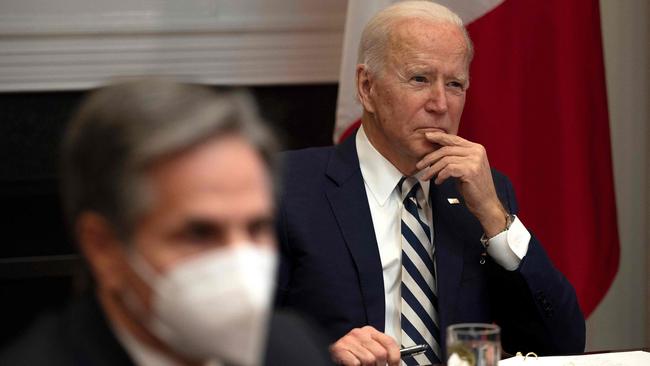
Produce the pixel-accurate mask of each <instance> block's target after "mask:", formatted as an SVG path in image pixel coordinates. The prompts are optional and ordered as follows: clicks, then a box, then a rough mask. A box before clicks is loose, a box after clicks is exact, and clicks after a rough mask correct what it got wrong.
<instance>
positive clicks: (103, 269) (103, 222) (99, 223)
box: [75, 211, 128, 291]
mask: <svg viewBox="0 0 650 366" xmlns="http://www.w3.org/2000/svg"><path fill="white" fill-rule="evenodd" d="M75 231H76V236H77V241H78V243H79V249H80V250H81V252H82V254H83V255H84V257H85V258H86V261H87V262H88V265H89V266H90V270H91V272H92V273H93V276H94V277H95V281H96V283H97V285H98V287H99V288H100V289H101V290H109V291H111V290H118V289H120V288H121V286H122V283H123V281H124V280H125V273H126V271H127V270H128V261H127V258H126V252H125V247H124V243H123V242H122V241H121V240H120V239H119V236H118V235H117V233H116V231H115V229H114V227H113V225H112V224H111V223H110V222H109V221H108V220H107V219H106V218H105V217H104V216H102V215H100V214H98V213H96V212H90V211H87V212H83V213H82V214H81V215H79V217H78V218H77V221H76V225H75Z"/></svg>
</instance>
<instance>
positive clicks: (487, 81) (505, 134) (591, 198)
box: [334, 0, 619, 316]
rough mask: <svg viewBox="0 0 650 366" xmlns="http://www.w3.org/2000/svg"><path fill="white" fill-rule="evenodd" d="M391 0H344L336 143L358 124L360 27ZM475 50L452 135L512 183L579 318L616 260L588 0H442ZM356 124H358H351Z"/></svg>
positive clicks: (594, 25)
mask: <svg viewBox="0 0 650 366" xmlns="http://www.w3.org/2000/svg"><path fill="white" fill-rule="evenodd" d="M392 2H393V1H389V0H375V1H357V0H350V1H349V4H348V18H347V22H346V32H345V41H344V49H343V60H342V65H341V79H340V84H339V99H338V108H337V116H336V117H337V120H336V128H335V131H334V139H335V141H337V142H338V141H341V139H343V138H345V136H347V135H349V133H351V132H352V131H354V129H355V128H356V126H357V125H358V119H359V117H360V116H361V107H360V105H359V104H358V102H356V90H355V89H354V88H355V85H354V69H355V64H356V56H357V48H358V42H359V37H360V34H361V30H362V29H363V26H364V25H365V23H366V22H367V21H368V20H369V19H370V17H371V16H372V15H373V14H374V13H376V12H377V11H378V10H379V9H380V8H382V7H384V6H386V5H388V4H389V3H392ZM438 2H439V3H440V4H443V5H446V6H448V7H449V8H451V9H452V10H454V11H455V12H457V13H458V14H459V15H460V16H461V18H463V20H464V21H465V23H466V24H468V29H469V33H470V36H471V38H472V40H473V41H474V47H475V50H476V53H475V57H474V61H473V62H472V66H471V71H470V77H471V87H470V89H469V91H468V95H467V101H466V105H465V111H464V114H463V118H462V121H461V128H460V135H461V136H463V137H464V138H467V139H469V140H471V141H475V142H478V143H481V144H483V145H484V146H485V147H486V149H487V151H488V156H489V158H490V164H491V166H493V167H495V168H497V169H499V170H501V171H502V172H504V173H506V174H507V175H508V176H509V177H510V179H511V180H512V182H513V184H514V186H515V189H516V190H517V196H518V198H519V203H520V206H521V210H520V216H521V218H522V221H523V222H524V223H525V224H526V226H527V228H528V229H529V230H531V231H532V232H533V233H534V234H535V235H536V236H537V237H538V238H539V239H540V240H541V242H542V243H544V246H545V248H546V250H547V252H548V253H549V255H550V257H551V259H552V260H553V262H554V263H555V265H556V266H557V267H558V268H559V269H560V270H561V271H562V272H563V273H564V274H565V275H566V276H567V278H568V279H569V281H570V282H571V283H572V284H573V285H574V287H575V288H576V291H577V293H578V299H579V301H580V305H581V308H582V310H583V312H584V314H585V316H588V315H589V314H590V313H591V312H592V311H593V310H594V309H595V307H596V306H597V305H598V303H599V302H600V300H601V299H602V298H603V297H604V295H605V293H606V292H607V290H608V289H609V287H610V285H611V283H612V281H613V279H614V277H615V275H616V272H617V270H618V263H619V242H618V230H617V223H616V204H615V199H614V187H613V176H612V163H611V149H610V139H609V122H608V111H607V98H606V89H605V72H604V64H603V52H602V44H601V32H600V13H599V5H598V0H572V1H566V0H544V1H539V0H447V1H438ZM355 122H356V124H355Z"/></svg>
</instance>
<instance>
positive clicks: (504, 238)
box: [277, 1, 585, 365]
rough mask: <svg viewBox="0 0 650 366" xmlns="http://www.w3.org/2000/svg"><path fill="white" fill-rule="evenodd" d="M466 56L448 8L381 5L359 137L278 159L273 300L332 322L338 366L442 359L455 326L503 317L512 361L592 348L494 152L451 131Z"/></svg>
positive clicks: (360, 74) (364, 73) (366, 63)
mask: <svg viewBox="0 0 650 366" xmlns="http://www.w3.org/2000/svg"><path fill="white" fill-rule="evenodd" d="M472 53H473V49H472V44H471V41H470V39H469V36H468V34H467V32H466V30H465V28H464V27H463V24H462V21H461V20H460V19H459V18H458V16H457V15H456V14H454V13H453V12H451V11H450V10H449V9H447V8H445V7H443V6H440V5H438V4H435V3H430V2H426V1H406V2H399V3H397V4H395V5H392V6H390V7H388V8H386V9H384V10H382V11H381V12H379V13H378V14H376V15H375V16H374V17H373V18H372V19H371V20H370V21H369V23H368V24H367V25H366V27H365V29H364V31H363V34H362V38H361V43H360V48H359V58H358V65H357V69H356V81H357V91H358V97H359V101H360V103H361V105H362V106H363V116H362V125H361V127H360V128H359V129H358V131H357V132H356V134H355V135H354V136H353V137H351V138H349V139H348V140H346V141H344V142H343V143H342V144H341V145H338V146H335V147H326V148H315V149H306V150H300V151H293V152H288V153H286V154H285V155H284V156H283V160H284V161H283V162H284V176H283V180H282V182H283V192H282V195H281V201H280V202H281V203H280V213H279V215H278V219H279V221H278V223H277V229H278V233H279V238H280V245H281V250H282V253H283V259H284V260H283V262H282V265H281V272H280V283H279V286H278V297H277V298H278V304H279V306H284V307H289V308H293V309H296V310H298V311H301V312H303V313H305V314H309V315H311V316H312V317H313V318H315V319H316V320H317V321H318V322H319V323H320V324H321V325H322V326H323V327H325V329H326V330H327V331H328V333H329V336H330V340H331V342H332V345H331V347H330V354H331V357H332V359H333V361H335V362H337V363H339V364H344V365H375V364H377V365H383V364H386V363H387V364H389V365H397V364H399V363H400V362H401V361H400V353H399V350H400V348H405V347H411V346H415V345H426V346H428V350H427V351H426V352H425V353H423V354H420V355H417V356H415V357H410V358H405V359H404V360H403V362H405V363H406V364H409V365H411V364H435V363H440V362H444V361H445V354H444V352H445V351H444V345H445V329H446V327H447V326H448V325H450V324H454V323H461V322H483V323H491V322H496V323H497V324H498V325H500V326H501V329H502V333H501V335H502V344H503V348H504V349H505V350H506V351H508V352H512V353H515V352H517V351H523V352H527V351H534V352H537V353H538V354H549V353H552V354H557V353H574V352H581V351H582V350H583V349H584V340H585V339H584V337H585V328H584V318H583V316H582V313H581V311H580V309H579V307H578V303H577V299H576V296H575V291H574V289H573V287H572V286H571V285H570V284H569V283H568V282H567V280H566V279H565V278H564V277H563V276H562V274H561V273H559V272H558V271H557V270H556V269H555V268H554V267H553V265H552V263H551V262H550V260H549V259H548V257H547V256H546V254H545V252H544V249H543V247H542V245H541V244H540V243H539V241H538V240H537V239H536V238H535V237H534V236H532V235H531V234H530V233H529V231H528V230H527V229H526V227H525V226H524V225H523V223H522V221H521V220H520V219H519V218H518V217H517V216H516V213H517V203H516V200H515V197H514V192H513V189H512V187H511V185H510V182H509V181H508V179H507V178H506V177H505V176H503V175H502V174H500V173H498V172H496V171H493V170H491V169H490V165H489V162H488V158H487V153H486V151H485V149H484V148H483V147H482V146H481V145H479V144H477V143H474V142H471V141H467V140H465V139H463V138H462V137H459V136H457V133H458V126H459V123H460V119H461V114H462V111H463V107H464V104H465V95H466V91H467V88H468V87H469V79H470V78H469V65H470V62H471V59H472ZM522 123H523V121H522ZM549 214H551V213H549Z"/></svg>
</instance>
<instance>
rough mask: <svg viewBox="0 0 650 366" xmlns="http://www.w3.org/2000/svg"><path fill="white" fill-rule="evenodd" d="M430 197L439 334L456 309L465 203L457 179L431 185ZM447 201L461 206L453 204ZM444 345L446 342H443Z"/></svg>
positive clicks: (461, 262) (461, 265)
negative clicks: (457, 186)
mask: <svg viewBox="0 0 650 366" xmlns="http://www.w3.org/2000/svg"><path fill="white" fill-rule="evenodd" d="M430 197H431V202H432V208H433V223H434V225H433V226H434V243H435V248H436V265H437V274H438V279H437V281H438V301H439V303H440V305H439V309H440V313H439V316H440V332H441V335H443V338H444V335H445V329H446V327H447V325H449V322H450V321H451V320H452V319H453V317H454V314H453V311H454V309H456V302H457V300H458V291H459V286H460V279H461V274H462V272H463V247H464V241H463V240H462V238H461V235H460V232H459V231H458V230H459V226H458V225H459V224H460V223H461V222H462V221H459V220H462V217H461V216H462V210H464V202H463V200H462V197H461V195H460V194H459V193H458V191H457V190H456V187H455V180H453V179H448V180H447V181H445V182H444V183H443V184H442V185H440V186H436V185H435V184H433V182H432V184H431V189H430ZM448 198H457V199H458V200H459V201H460V203H458V204H450V202H449V201H448ZM443 344H444V342H443Z"/></svg>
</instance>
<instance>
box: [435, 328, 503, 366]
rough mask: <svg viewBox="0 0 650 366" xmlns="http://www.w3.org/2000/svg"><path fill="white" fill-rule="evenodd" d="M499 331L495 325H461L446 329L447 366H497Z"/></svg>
mask: <svg viewBox="0 0 650 366" xmlns="http://www.w3.org/2000/svg"><path fill="white" fill-rule="evenodd" d="M500 331H501V329H500V328H499V326H498V325H496V324H483V323H462V324H454V325H450V326H449V327H447V365H448V366H453V365H463V366H497V364H498V363H499V360H500V359H501V340H500V337H499V333H500Z"/></svg>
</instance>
